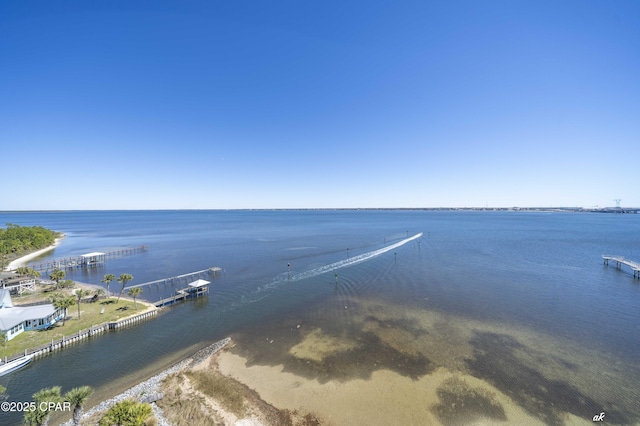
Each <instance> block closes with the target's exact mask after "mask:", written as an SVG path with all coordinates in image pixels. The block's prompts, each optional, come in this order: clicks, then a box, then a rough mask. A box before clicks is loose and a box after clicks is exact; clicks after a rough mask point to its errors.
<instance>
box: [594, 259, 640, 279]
mask: <svg viewBox="0 0 640 426" xmlns="http://www.w3.org/2000/svg"><path fill="white" fill-rule="evenodd" d="M602 259H603V260H604V264H605V265H608V264H609V261H610V260H612V261H614V262H616V268H618V269H621V268H622V265H626V266H628V267H630V268H631V270H632V271H633V278H640V263H638V262H634V261H633V260H628V259H625V258H624V257H622V256H615V255H609V254H603V255H602Z"/></svg>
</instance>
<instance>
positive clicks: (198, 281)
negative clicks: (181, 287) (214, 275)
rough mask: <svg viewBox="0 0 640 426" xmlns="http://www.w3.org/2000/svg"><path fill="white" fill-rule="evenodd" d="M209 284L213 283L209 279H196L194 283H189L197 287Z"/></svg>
mask: <svg viewBox="0 0 640 426" xmlns="http://www.w3.org/2000/svg"><path fill="white" fill-rule="evenodd" d="M207 284H211V283H210V282H209V281H207V280H196V281H194V282H192V283H189V287H193V288H197V287H202V286H205V285H207Z"/></svg>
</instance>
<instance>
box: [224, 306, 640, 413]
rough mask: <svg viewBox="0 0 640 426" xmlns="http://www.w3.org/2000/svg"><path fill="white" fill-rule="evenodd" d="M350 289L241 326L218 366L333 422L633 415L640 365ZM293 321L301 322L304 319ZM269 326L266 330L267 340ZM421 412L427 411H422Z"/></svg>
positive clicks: (267, 395) (286, 404)
mask: <svg viewBox="0 0 640 426" xmlns="http://www.w3.org/2000/svg"><path fill="white" fill-rule="evenodd" d="M346 300H347V299H345V298H343V299H341V300H340V301H339V302H338V303H336V305H337V307H336V308H335V309H333V310H332V306H331V305H326V304H325V305H322V306H321V307H318V308H317V309H314V310H311V309H309V311H310V312H312V314H310V315H308V316H304V315H303V316H300V315H299V314H298V315H297V316H293V317H291V318H279V319H278V320H274V321H273V322H272V323H263V324H261V325H259V326H257V327H255V328H253V329H251V330H250V331H249V332H248V333H245V334H243V335H238V336H236V339H235V340H236V342H237V343H238V345H237V346H236V348H235V349H233V350H232V352H233V353H232V354H222V355H220V356H221V360H220V365H221V372H222V373H223V374H228V375H231V376H232V377H234V378H236V379H238V380H239V381H241V382H242V383H245V384H246V385H247V386H249V387H250V388H253V389H255V390H256V391H257V392H258V393H259V394H260V395H261V397H262V398H264V399H265V401H267V402H268V403H271V404H272V405H274V406H276V407H278V408H288V409H297V410H299V411H311V412H315V413H317V414H318V415H319V416H320V417H322V418H324V419H325V420H330V421H331V422H332V423H334V424H362V423H363V422H364V423H366V422H369V423H370V424H388V421H389V420H390V419H391V420H392V419H401V422H402V423H405V424H412V423H413V424H425V422H426V424H437V423H438V421H439V422H440V423H442V424H461V423H462V424H482V423H483V422H484V423H488V424H500V423H502V424H557V425H573V424H591V423H592V422H591V419H592V417H593V416H594V415H596V414H598V413H600V412H602V411H604V412H606V413H607V416H608V419H609V421H610V423H612V424H636V423H637V422H638V419H639V418H640V412H638V411H639V407H638V404H637V400H638V399H637V398H638V397H639V396H640V391H639V389H638V386H637V377H638V374H637V373H638V368H637V367H636V366H634V365H632V364H629V363H625V362H624V361H622V360H620V359H619V358H617V357H616V356H615V354H608V353H602V352H600V351H597V350H595V349H591V348H588V347H584V346H582V345H580V344H578V343H576V342H575V341H572V340H568V339H562V338H559V337H557V336H551V335H547V334H545V333H540V332H538V331H536V330H533V329H530V328H527V327H523V326H516V325H514V324H504V323H496V322H492V321H482V320H478V319H470V318H465V317H462V316H458V315H452V314H448V313H443V312H439V311H437V310H434V309H428V308H416V307H407V306H399V305H395V304H389V303H388V302H386V301H380V300H375V299H368V298H367V299H365V298H358V299H357V300H355V299H353V300H352V299H349V300H348V301H347V303H348V304H349V306H350V309H349V314H348V317H346V319H345V318H344V317H340V316H338V315H336V314H335V312H336V311H337V312H340V313H342V312H345V310H344V306H345V301H346ZM296 324H302V325H301V326H300V327H298V326H296ZM264 336H268V337H267V339H266V340H264ZM425 419H426V420H425Z"/></svg>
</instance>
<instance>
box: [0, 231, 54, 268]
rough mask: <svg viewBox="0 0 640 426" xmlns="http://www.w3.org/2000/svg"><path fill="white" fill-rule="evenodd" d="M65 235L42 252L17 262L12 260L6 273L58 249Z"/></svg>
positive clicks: (36, 252) (25, 256)
mask: <svg viewBox="0 0 640 426" xmlns="http://www.w3.org/2000/svg"><path fill="white" fill-rule="evenodd" d="M64 237H65V235H64V234H62V235H61V236H60V237H58V238H56V239H55V241H54V242H53V244H51V245H50V246H48V247H45V248H43V249H40V250H36V251H34V252H32V253H29V254H26V255H24V256H22V257H19V258H17V259H15V260H12V261H11V262H10V263H9V264H8V265H7V266H6V267H5V268H4V270H5V271H13V270H15V269H18V268H19V267H21V266H24V265H26V263H27V262H29V261H30V260H31V259H35V258H36V257H38V256H40V255H42V254H44V253H46V252H48V251H51V250H53V249H54V248H56V247H58V246H59V245H60V243H61V242H62V240H63V239H64Z"/></svg>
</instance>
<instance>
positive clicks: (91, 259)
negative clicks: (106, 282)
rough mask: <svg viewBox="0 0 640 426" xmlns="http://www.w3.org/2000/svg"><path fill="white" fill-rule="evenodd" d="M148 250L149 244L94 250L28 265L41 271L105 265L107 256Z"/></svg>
mask: <svg viewBox="0 0 640 426" xmlns="http://www.w3.org/2000/svg"><path fill="white" fill-rule="evenodd" d="M147 250H148V247H147V246H137V247H126V248H121V249H118V250H111V251H108V252H105V253H98V252H94V253H88V254H84V255H81V256H72V257H66V258H64V259H53V260H50V261H48V262H41V263H37V262H30V263H28V264H27V266H29V267H30V268H32V269H35V270H36V271H39V272H42V271H49V270H54V269H72V268H90V267H94V266H101V265H104V263H105V261H106V258H107V257H115V256H126V255H130V254H134V253H138V252H143V251H147Z"/></svg>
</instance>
